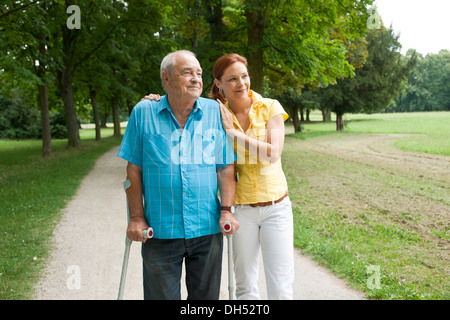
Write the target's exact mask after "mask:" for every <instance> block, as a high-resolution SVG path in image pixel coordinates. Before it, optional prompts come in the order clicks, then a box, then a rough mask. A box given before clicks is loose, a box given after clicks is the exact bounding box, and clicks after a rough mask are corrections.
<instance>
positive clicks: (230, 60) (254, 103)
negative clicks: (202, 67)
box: [145, 54, 294, 300]
mask: <svg viewBox="0 0 450 320" xmlns="http://www.w3.org/2000/svg"><path fill="white" fill-rule="evenodd" d="M213 75H214V84H213V87H212V89H211V93H210V95H209V96H210V97H211V98H213V99H216V100H217V101H218V102H219V104H220V108H221V113H222V122H223V127H224V129H225V131H226V132H227V134H228V135H229V136H230V137H231V138H232V139H234V148H235V151H236V153H237V155H238V159H237V161H236V163H235V170H236V172H235V174H236V180H237V183H236V197H235V217H236V219H237V220H238V221H239V224H240V227H239V229H238V230H237V231H236V233H235V234H234V237H233V259H234V272H235V277H236V298H237V299H241V300H253V299H255V300H256V299H260V296H259V291H258V269H259V267H258V265H259V251H260V250H261V251H262V256H263V262H264V272H265V276H266V286H267V298H268V299H292V298H293V294H292V283H293V280H294V257H293V254H294V252H293V251H294V250H293V218H292V207H291V202H290V199H289V196H288V192H287V190H288V188H287V183H286V178H285V176H284V173H283V170H282V168H281V159H280V158H281V153H282V150H283V144H284V121H285V120H286V119H287V118H288V115H287V113H286V112H285V111H284V109H283V107H282V106H281V105H280V103H279V102H278V101H276V100H272V99H266V98H263V97H261V95H259V94H258V93H256V92H254V91H252V90H250V76H249V74H248V70H247V60H246V59H245V58H244V57H242V56H240V55H238V54H229V55H225V56H223V57H221V58H219V59H218V60H217V62H216V64H215V66H214V69H213ZM145 98H147V99H155V100H159V96H156V95H149V96H146V97H145Z"/></svg>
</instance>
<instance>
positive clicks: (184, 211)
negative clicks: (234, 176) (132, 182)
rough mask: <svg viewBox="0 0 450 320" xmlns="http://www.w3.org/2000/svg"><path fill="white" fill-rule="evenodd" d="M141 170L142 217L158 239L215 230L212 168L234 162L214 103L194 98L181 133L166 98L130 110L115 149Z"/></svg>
mask: <svg viewBox="0 0 450 320" xmlns="http://www.w3.org/2000/svg"><path fill="white" fill-rule="evenodd" d="M117 156H118V157H121V158H123V159H125V160H127V161H129V162H131V163H133V164H134V165H136V166H139V167H141V168H142V178H143V194H144V210H145V218H146V220H147V223H148V225H149V226H151V227H152V228H153V230H154V237H155V238H158V239H178V238H185V239H190V238H196V237H201V236H205V235H210V234H215V233H219V232H220V226H219V219H220V202H219V199H218V195H217V190H218V184H217V174H216V168H220V167H223V166H226V165H228V164H231V163H233V162H234V161H235V160H236V155H235V153H234V150H233V146H232V142H231V140H230V138H229V137H227V135H226V133H225V131H224V130H223V127H222V121H221V117H220V109H219V105H218V103H217V102H216V101H214V100H210V99H205V98H199V99H197V101H196V103H195V105H194V108H193V110H192V112H191V114H190V115H189V118H188V120H187V122H186V124H185V127H184V130H182V129H180V127H179V125H178V123H177V121H176V119H175V116H174V115H173V113H172V111H171V109H170V106H169V103H168V100H167V96H163V97H161V100H160V101H159V102H157V101H149V100H144V101H141V102H139V103H138V104H137V105H136V106H135V107H134V109H133V112H132V113H131V115H130V119H129V121H128V125H127V129H126V131H125V135H124V137H123V140H122V144H121V146H120V149H119V153H118V154H117Z"/></svg>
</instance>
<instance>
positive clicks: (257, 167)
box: [225, 90, 289, 204]
mask: <svg viewBox="0 0 450 320" xmlns="http://www.w3.org/2000/svg"><path fill="white" fill-rule="evenodd" d="M249 97H250V98H252V100H253V103H252V106H251V108H250V111H249V119H250V126H249V128H248V130H247V131H246V132H245V134H246V135H247V136H249V137H251V138H256V139H258V140H260V141H264V142H266V125H267V121H269V119H270V118H272V117H274V116H276V115H277V114H280V113H281V114H283V120H284V121H286V119H287V118H288V117H289V116H288V114H287V113H286V112H285V111H284V109H283V107H282V106H281V104H280V103H279V102H278V101H277V100H273V99H268V98H263V97H262V96H261V95H260V94H258V93H256V92H254V91H252V90H249ZM225 106H226V107H227V108H228V110H230V112H231V113H232V115H233V122H234V127H235V128H236V129H238V130H241V131H242V132H244V130H243V129H242V128H241V126H240V125H239V122H238V120H237V118H236V116H235V115H234V114H233V111H231V109H230V108H229V106H228V102H227V103H226V104H225ZM233 145H234V150H235V151H236V154H237V156H238V158H237V160H236V161H235V163H234V166H235V174H236V180H237V183H236V198H235V204H251V203H258V202H267V201H274V200H278V199H280V198H281V197H283V196H284V195H285V194H286V191H287V190H288V187H287V182H286V177H285V176H284V172H283V170H282V168H281V159H279V160H278V161H277V162H275V163H270V162H268V161H265V160H262V159H260V158H259V157H257V156H256V155H255V154H254V153H250V152H249V151H248V150H247V149H245V148H244V147H243V146H241V145H240V144H238V143H237V140H235V141H234V143H233Z"/></svg>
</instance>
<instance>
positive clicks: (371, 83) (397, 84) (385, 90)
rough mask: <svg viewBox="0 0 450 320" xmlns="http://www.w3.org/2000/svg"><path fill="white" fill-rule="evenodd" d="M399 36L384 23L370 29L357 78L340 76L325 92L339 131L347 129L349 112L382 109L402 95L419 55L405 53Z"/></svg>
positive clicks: (323, 98)
mask: <svg viewBox="0 0 450 320" xmlns="http://www.w3.org/2000/svg"><path fill="white" fill-rule="evenodd" d="M398 39H399V36H398V35H394V33H393V31H392V29H386V28H385V27H384V26H382V27H381V28H380V29H374V30H370V31H369V32H368V36H367V50H368V57H367V61H366V63H365V64H364V66H363V67H362V68H360V69H358V70H356V73H355V76H354V77H352V78H346V79H339V80H338V81H337V84H336V85H333V86H329V87H328V88H325V89H323V90H322V91H321V99H322V104H324V105H326V106H328V107H329V108H330V109H331V110H332V111H333V112H335V113H336V129H337V130H338V131H343V130H344V126H343V121H342V117H343V115H344V114H345V113H349V112H350V113H353V112H360V111H364V112H368V113H372V112H377V111H382V110H384V109H385V108H386V107H387V106H388V105H389V103H390V101H391V100H392V99H393V98H394V97H396V96H397V95H398V93H399V91H400V89H401V87H402V82H403V81H404V80H405V79H406V78H407V77H408V75H409V73H410V72H411V70H412V68H413V67H414V65H415V63H416V55H415V54H413V55H412V56H411V57H410V58H409V59H408V58H406V57H404V56H402V55H401V53H400V52H399V50H400V48H401V45H400V43H399V41H398Z"/></svg>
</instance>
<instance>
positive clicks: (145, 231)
mask: <svg viewBox="0 0 450 320" xmlns="http://www.w3.org/2000/svg"><path fill="white" fill-rule="evenodd" d="M130 186H131V181H130V180H125V181H124V183H123V188H124V190H125V193H126V192H127V189H128V188H130ZM126 204H127V221H128V229H127V235H126V237H125V253H124V256H123V263H122V275H121V277H120V286H119V294H118V297H117V299H118V300H122V299H123V291H124V289H125V280H126V277H127V269H128V258H129V256H130V248H131V243H132V241H133V240H134V241H142V242H145V241H146V240H147V239H150V238H152V237H153V229H152V228H151V227H149V226H148V225H146V223H145V226H144V227H143V228H142V227H140V230H142V232H141V233H138V235H137V236H136V235H135V232H132V231H131V230H132V229H133V228H130V206H129V204H128V196H127V197H126ZM138 228H139V227H138ZM130 229H131V230H130Z"/></svg>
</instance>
